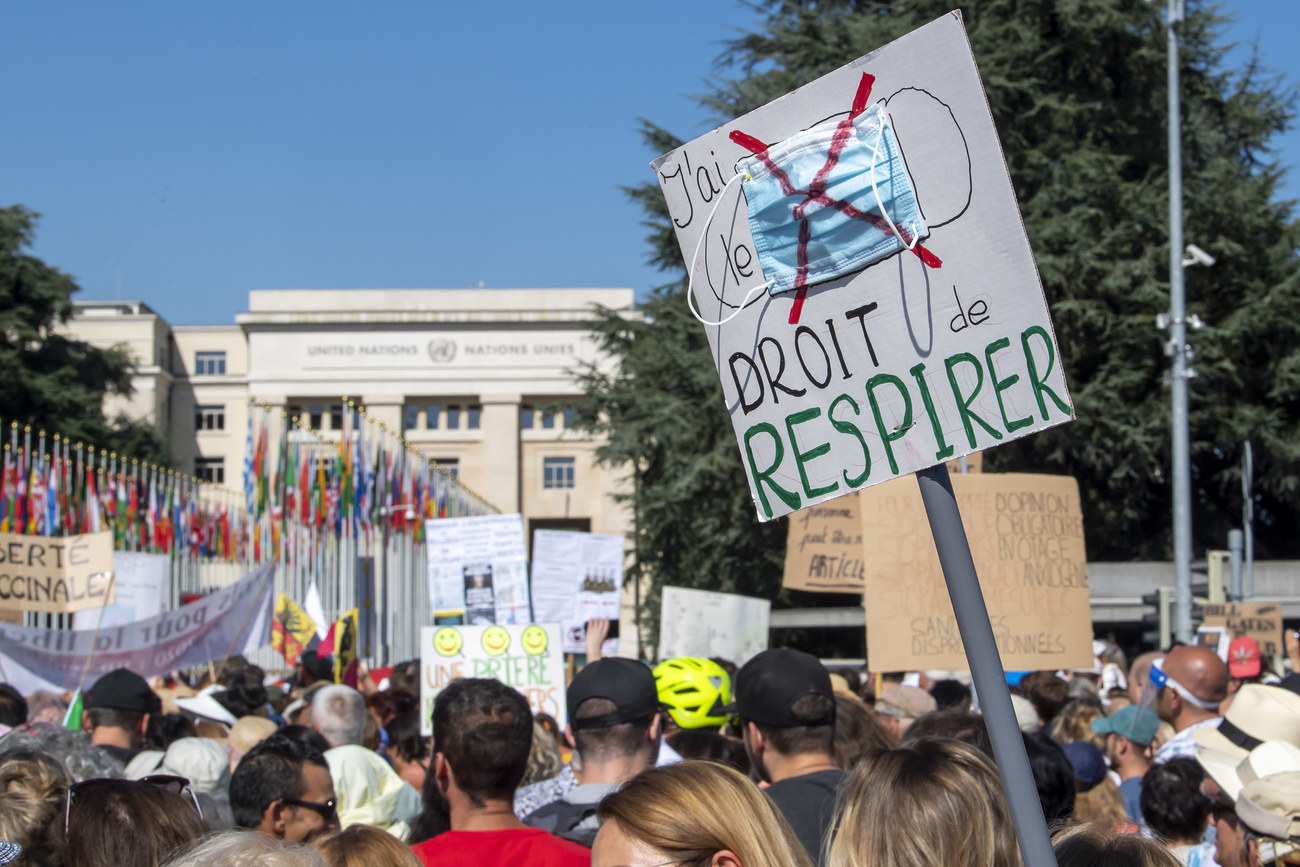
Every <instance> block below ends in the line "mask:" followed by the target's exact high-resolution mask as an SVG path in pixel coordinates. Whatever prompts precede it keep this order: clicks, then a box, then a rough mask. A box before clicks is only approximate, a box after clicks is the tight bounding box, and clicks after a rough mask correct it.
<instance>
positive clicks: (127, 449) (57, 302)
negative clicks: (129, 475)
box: [0, 205, 165, 462]
mask: <svg viewBox="0 0 1300 867" xmlns="http://www.w3.org/2000/svg"><path fill="white" fill-rule="evenodd" d="M38 217H39V214H34V213H32V212H31V211H29V210H27V209H26V208H24V207H23V206H22V205H12V206H10V207H7V208H0V370H3V371H4V376H3V377H0V420H2V421H3V422H4V423H5V424H8V423H9V422H13V421H17V422H19V423H20V424H30V425H31V426H32V428H33V430H35V429H44V430H46V431H48V432H50V433H51V434H53V433H54V432H56V431H57V432H58V433H60V434H62V435H63V436H66V437H68V438H70V439H71V440H72V441H73V442H77V441H82V442H85V443H88V444H89V443H93V444H94V445H95V446H97V447H99V448H106V449H110V450H116V451H119V452H122V453H124V454H127V455H131V456H138V457H141V458H144V459H148V460H153V461H159V460H163V461H164V462H165V457H164V449H163V444H162V442H161V440H160V438H159V437H158V435H157V434H156V433H155V432H154V431H153V429H152V428H150V427H148V426H147V425H145V424H143V423H139V422H133V421H130V420H129V419H127V418H125V417H119V418H116V419H113V420H109V419H108V418H106V417H105V415H104V409H103V404H104V396H105V395H106V394H119V395H124V396H127V395H130V393H131V370H132V360H131V358H130V355H129V354H128V353H127V351H126V349H125V348H124V347H112V348H109V349H97V348H96V347H93V346H91V345H90V344H88V343H84V342H82V341H80V340H75V339H73V338H71V337H70V336H68V335H67V334H66V333H65V332H63V331H61V330H60V326H61V325H63V324H64V323H66V322H67V321H68V319H69V318H70V317H71V316H72V295H73V293H75V292H77V291H79V290H78V286H77V284H76V282H75V281H74V280H73V279H72V278H71V277H70V276H69V275H67V274H64V273H63V272H62V271H60V270H58V269H57V268H54V267H52V266H50V265H47V264H45V263H44V262H42V261H41V260H40V259H38V258H36V257H35V256H32V255H30V254H29V253H26V252H24V251H25V249H26V248H27V247H28V246H30V244H31V241H32V237H33V234H34V232H35V228H36V220H37V218H38Z"/></svg>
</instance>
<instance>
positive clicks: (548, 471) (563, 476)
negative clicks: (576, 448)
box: [542, 458, 573, 488]
mask: <svg viewBox="0 0 1300 867" xmlns="http://www.w3.org/2000/svg"><path fill="white" fill-rule="evenodd" d="M542 487H543V488H572V487H573V458H543V459H542Z"/></svg>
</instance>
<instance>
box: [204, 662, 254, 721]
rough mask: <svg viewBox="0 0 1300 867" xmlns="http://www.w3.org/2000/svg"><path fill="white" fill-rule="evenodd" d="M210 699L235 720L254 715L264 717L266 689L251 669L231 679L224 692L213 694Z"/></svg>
mask: <svg viewBox="0 0 1300 867" xmlns="http://www.w3.org/2000/svg"><path fill="white" fill-rule="evenodd" d="M212 698H213V699H214V700H215V701H216V702H217V704H219V705H221V706H222V707H224V708H225V709H226V710H228V711H230V713H231V714H232V715H233V716H234V717H235V719H239V718H241V717H246V716H253V715H255V714H261V715H265V708H266V701H267V697H266V687H265V686H263V685H262V681H261V678H259V677H258V676H257V675H256V674H254V673H253V670H252V669H249V670H247V671H244V672H241V673H240V674H237V675H235V676H234V677H232V678H231V680H230V683H229V685H228V686H227V687H226V689H225V691H224V692H214V693H213V694H212Z"/></svg>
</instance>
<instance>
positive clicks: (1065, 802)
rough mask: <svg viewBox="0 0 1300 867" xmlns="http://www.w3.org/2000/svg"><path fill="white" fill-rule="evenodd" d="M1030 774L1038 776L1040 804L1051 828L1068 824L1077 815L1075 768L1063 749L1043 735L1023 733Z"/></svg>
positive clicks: (1036, 781) (1035, 781)
mask: <svg viewBox="0 0 1300 867" xmlns="http://www.w3.org/2000/svg"><path fill="white" fill-rule="evenodd" d="M1022 737H1023V738H1024V742H1025V752H1026V753H1027V754H1028V755H1029V770H1030V771H1031V772H1032V773H1033V775H1034V785H1035V787H1037V789H1038V801H1039V803H1041V804H1042V806H1043V818H1044V819H1046V820H1047V824H1048V827H1051V826H1052V825H1053V824H1054V823H1058V822H1065V821H1068V820H1069V818H1070V815H1071V814H1072V813H1073V812H1074V792H1075V788H1074V768H1073V767H1072V766H1071V765H1070V760H1069V759H1068V758H1066V757H1065V753H1064V752H1063V751H1062V750H1061V747H1060V745H1058V744H1057V743H1056V742H1055V741H1053V740H1052V739H1051V738H1049V737H1048V736H1047V735H1044V734H1041V733H1034V734H1029V733H1022Z"/></svg>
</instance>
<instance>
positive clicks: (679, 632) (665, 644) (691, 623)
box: [659, 587, 772, 665]
mask: <svg viewBox="0 0 1300 867" xmlns="http://www.w3.org/2000/svg"><path fill="white" fill-rule="evenodd" d="M771 615H772V603H771V601H770V600H768V599H757V598H755V597H753V596H738V595H736V594H735V593H715V592H713V591H711V590H691V589H688V588H686V587H665V588H664V589H663V603H662V605H661V606H660V608H659V661H660V662H662V661H664V660H665V659H672V658H674V657H678V656H697V657H701V658H704V659H709V658H711V657H715V656H720V657H722V658H723V659H728V660H731V661H732V662H734V663H735V664H736V665H744V664H745V663H746V662H749V660H750V658H751V657H753V656H756V655H757V654H759V653H761V652H762V651H764V650H767V638H768V629H769V623H770V620H771Z"/></svg>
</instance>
